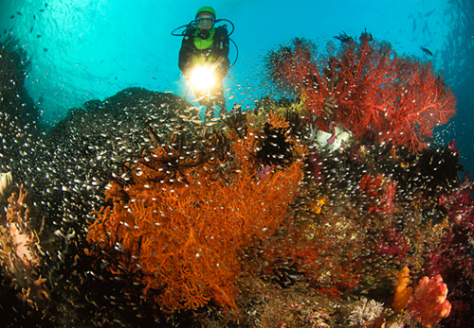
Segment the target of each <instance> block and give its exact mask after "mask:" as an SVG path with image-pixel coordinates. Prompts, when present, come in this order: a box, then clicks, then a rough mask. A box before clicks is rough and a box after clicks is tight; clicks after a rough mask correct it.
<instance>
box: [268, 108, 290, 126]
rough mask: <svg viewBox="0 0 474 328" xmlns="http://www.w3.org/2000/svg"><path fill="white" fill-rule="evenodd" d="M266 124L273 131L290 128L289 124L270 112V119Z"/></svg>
mask: <svg viewBox="0 0 474 328" xmlns="http://www.w3.org/2000/svg"><path fill="white" fill-rule="evenodd" d="M268 123H269V124H270V125H271V126H272V127H273V128H274V129H287V128H288V127H289V126H290V122H288V121H286V120H285V119H284V118H283V117H281V116H280V115H278V114H276V113H274V112H270V119H269V120H268Z"/></svg>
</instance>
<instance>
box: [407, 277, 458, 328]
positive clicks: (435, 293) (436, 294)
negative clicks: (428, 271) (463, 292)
mask: <svg viewBox="0 0 474 328" xmlns="http://www.w3.org/2000/svg"><path fill="white" fill-rule="evenodd" d="M447 295H448V287H447V286H446V284H444V283H443V278H442V277H441V275H437V276H436V277H434V278H431V279H430V278H428V277H426V276H425V277H424V278H423V279H421V280H420V282H419V283H418V285H417V286H416V287H415V292H414V294H413V295H411V296H410V298H409V299H408V306H407V310H409V311H411V314H412V317H413V319H415V320H417V321H421V325H422V327H426V328H431V327H432V326H433V325H434V324H436V323H438V322H439V321H440V320H441V319H443V318H446V317H447V316H448V315H449V313H450V312H451V304H450V303H449V301H448V300H447V299H446V296H447Z"/></svg>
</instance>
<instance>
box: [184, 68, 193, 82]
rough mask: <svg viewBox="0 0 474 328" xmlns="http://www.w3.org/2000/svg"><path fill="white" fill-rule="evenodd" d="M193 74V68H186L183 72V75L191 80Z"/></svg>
mask: <svg viewBox="0 0 474 328" xmlns="http://www.w3.org/2000/svg"><path fill="white" fill-rule="evenodd" d="M191 72H192V70H191V68H186V69H185V70H184V72H183V75H184V76H185V77H186V78H187V79H188V80H189V79H191Z"/></svg>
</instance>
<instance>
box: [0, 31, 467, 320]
mask: <svg viewBox="0 0 474 328" xmlns="http://www.w3.org/2000/svg"><path fill="white" fill-rule="evenodd" d="M337 39H338V40H340V41H341V43H342V44H341V47H340V48H336V47H335V46H334V45H333V44H329V47H328V51H327V53H326V54H318V53H317V52H316V49H315V48H314V47H313V46H312V45H311V43H310V42H308V41H306V40H303V39H298V40H296V41H295V42H294V43H293V44H292V45H291V46H290V47H282V48H280V49H278V50H277V51H275V52H273V54H272V55H270V57H269V58H270V59H271V62H270V63H269V67H268V68H269V69H270V73H271V74H272V76H273V80H274V81H275V82H276V84H277V85H278V87H279V88H280V91H283V94H285V95H293V96H295V97H294V98H293V99H288V98H281V99H279V100H276V99H272V98H270V97H268V96H267V97H264V98H262V99H260V100H255V106H256V108H255V109H254V110H248V111H242V107H245V106H242V107H241V106H234V108H233V110H232V111H231V112H229V113H228V115H226V117H223V118H219V119H215V120H212V121H208V122H203V121H201V120H200V119H199V109H198V108H194V107H192V106H191V104H189V103H187V102H186V101H185V100H184V99H183V98H181V97H179V96H176V95H172V94H165V93H159V92H152V91H148V90H145V89H140V88H129V89H125V90H123V91H120V92H119V93H118V94H117V95H115V96H113V97H110V98H108V99H105V100H104V101H99V100H92V101H89V102H87V103H85V104H84V105H83V106H82V107H81V108H74V109H71V110H70V112H69V113H68V115H67V117H66V118H65V119H64V120H62V121H61V122H60V123H59V124H57V125H56V126H55V127H53V128H52V129H50V130H48V131H41V129H39V128H38V130H37V131H36V130H35V129H32V130H30V126H29V125H28V124H26V125H24V126H26V127H24V126H23V127H21V126H19V124H18V122H19V121H18V120H16V119H13V118H14V117H15V116H14V115H13V116H11V115H10V114H9V113H10V112H8V111H7V109H6V107H5V108H4V107H2V109H1V112H2V115H3V116H4V118H5V117H7V116H8V119H9V120H8V121H7V123H6V125H5V123H4V122H3V121H2V123H0V124H4V125H1V128H2V130H1V131H0V133H2V136H1V137H2V138H4V139H5V140H6V143H5V145H4V144H2V147H3V148H0V160H1V163H0V164H1V166H2V168H1V169H2V172H7V171H8V172H12V176H13V177H14V179H10V175H6V174H3V175H2V176H1V179H0V181H2V185H3V184H6V185H10V184H11V188H3V187H2V188H1V189H0V193H1V194H2V202H3V204H2V205H3V206H2V208H1V209H0V216H1V220H2V222H1V223H2V225H1V227H0V232H1V233H0V238H1V264H2V275H1V277H0V283H1V284H2V285H1V286H2V293H1V295H0V301H1V303H0V316H1V317H2V325H4V326H5V327H18V326H23V327H30V326H31V327H39V326H45V327H46V326H48V327H134V328H136V327H147V328H149V327H177V326H180V327H203V326H204V327H237V326H238V327H265V328H267V327H326V328H327V327H354V326H357V327H371V328H379V327H385V328H389V327H391V328H395V327H403V326H405V327H407V326H426V327H428V326H433V327H434V326H435V325H438V326H445V327H469V326H471V325H472V319H471V318H472V316H471V315H470V314H471V312H472V310H473V309H472V304H474V300H473V297H474V296H473V295H472V293H471V289H472V285H474V274H473V272H474V270H473V268H474V266H473V264H474V261H473V259H472V251H473V245H474V238H473V229H472V226H473V225H472V224H473V222H474V203H473V201H472V195H471V194H472V190H473V182H472V181H471V180H469V174H467V173H466V174H464V178H463V179H461V177H460V175H459V173H460V172H459V171H461V170H462V166H461V165H460V164H459V160H460V154H459V151H458V150H457V149H456V147H455V143H454V142H451V143H448V144H447V145H443V144H441V142H439V141H438V143H432V145H431V147H429V148H427V147H426V143H427V142H428V141H430V140H429V136H430V134H431V132H432V129H433V127H434V126H436V125H438V124H442V123H443V122H445V121H446V120H447V119H448V118H449V117H451V115H453V114H454V103H455V101H454V97H453V94H452V93H451V92H450V91H449V87H447V86H446V85H444V84H443V82H442V80H441V78H438V77H436V75H435V73H434V70H433V69H432V67H431V66H430V64H428V63H421V62H419V61H418V60H416V59H414V58H405V57H403V56H399V55H397V54H396V53H395V52H394V51H393V50H392V49H391V48H390V46H389V45H388V44H387V43H385V42H382V41H377V40H374V39H373V37H372V35H371V34H370V33H368V32H366V31H365V32H364V33H363V34H362V35H361V37H360V38H359V39H358V40H356V39H355V38H351V37H349V36H347V35H345V34H342V35H340V36H339V37H338V38H337ZM20 77H21V76H20ZM422 80H423V82H426V83H425V84H426V85H422V84H423V83H421V82H420V81H422ZM346 82H347V83H346ZM16 91H17V90H16V89H15V90H10V91H9V94H10V95H13V97H14V98H15V97H16V95H17V94H18V95H19V96H22V94H20V93H17V92H16ZM397 92H398V96H395V94H396V93H397ZM16 98H18V97H16ZM18 99H21V97H20V98H18ZM21 100H23V99H21ZM21 100H17V99H15V101H20V102H21ZM413 100H415V102H413ZM0 105H2V106H6V105H7V104H5V103H3V104H0ZM8 110H13V112H12V113H14V112H15V109H14V108H8ZM7 112H8V115H7V114H6V113H7ZM25 115H26V114H25ZM407 120H408V121H409V122H408V121H407ZM28 122H29V121H28V120H27V123H28ZM4 128H5V129H10V128H11V129H10V130H8V131H6V132H8V133H6V132H5V131H4ZM35 131H36V132H35ZM323 132H324V133H323ZM326 133H327V134H326ZM320 136H324V137H323V138H322V139H321V138H318V137H320ZM349 136H350V137H349ZM346 137H347V138H346ZM342 139H344V141H342ZM336 146H337V147H336ZM12 180H13V181H12ZM21 184H23V186H22V187H20V185H21ZM8 189H10V190H8ZM11 191H13V193H11ZM27 191H28V192H27ZM4 207H5V210H3V208H4ZM51 231H54V238H52V237H51V235H53V234H51V233H50V232H51ZM438 275H440V276H439V277H438ZM424 277H433V278H432V279H431V280H430V279H429V278H424ZM440 277H443V280H444V282H443V281H442V280H441V278H440ZM412 283H413V284H412ZM15 288H16V290H15ZM413 288H414V289H415V290H414V291H413ZM18 293H19V294H20V295H19V296H20V298H17V297H12V296H14V295H16V294H18ZM8 298H12V302H9V301H8ZM448 300H449V304H451V310H450V311H449V315H448V311H447V309H448ZM437 301H441V302H440V304H438V303H436V302H437ZM23 303H24V304H23ZM438 305H439V306H440V307H441V311H437V310H436V307H438ZM8 313H11V315H10V316H8ZM5 318H8V319H5ZM3 319H5V320H3ZM22 319H24V321H28V322H29V325H27V324H24V323H23V322H22V321H23V320H22Z"/></svg>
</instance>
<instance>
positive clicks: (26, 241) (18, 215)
mask: <svg viewBox="0 0 474 328" xmlns="http://www.w3.org/2000/svg"><path fill="white" fill-rule="evenodd" d="M27 196H28V194H27V192H26V191H25V190H24V188H23V186H21V187H20V189H19V193H18V194H17V193H16V192H13V193H12V194H11V196H10V197H9V198H8V208H7V210H6V222H2V224H1V226H0V240H1V248H0V254H1V255H0V261H1V263H2V266H3V267H4V269H5V272H4V274H5V275H6V276H7V277H9V278H10V279H11V280H12V284H13V285H14V286H15V288H18V289H20V293H19V294H18V295H19V296H20V297H21V298H22V299H23V300H24V301H25V302H26V303H28V305H30V306H31V307H32V308H35V309H37V308H38V306H44V305H45V301H47V300H49V299H50V292H49V288H48V286H47V283H46V279H45V277H43V276H42V268H41V267H42V264H43V260H42V255H41V253H42V252H43V251H42V249H41V246H40V240H39V238H38V235H37V231H38V232H40V231H39V230H37V229H36V227H35V226H34V223H35V222H34V217H33V216H32V210H31V205H29V202H28V199H27Z"/></svg>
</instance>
